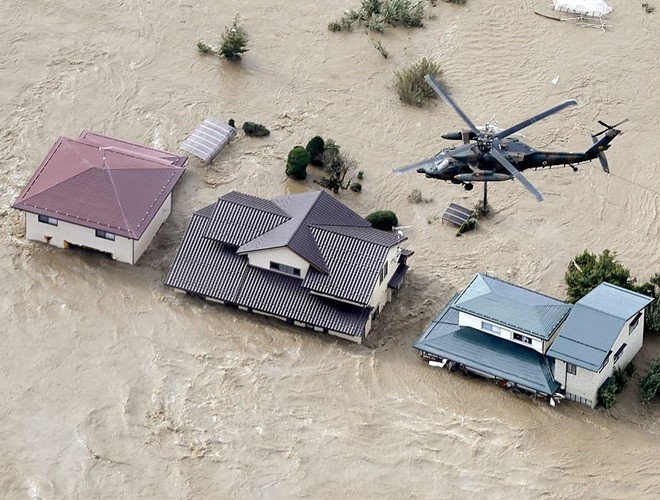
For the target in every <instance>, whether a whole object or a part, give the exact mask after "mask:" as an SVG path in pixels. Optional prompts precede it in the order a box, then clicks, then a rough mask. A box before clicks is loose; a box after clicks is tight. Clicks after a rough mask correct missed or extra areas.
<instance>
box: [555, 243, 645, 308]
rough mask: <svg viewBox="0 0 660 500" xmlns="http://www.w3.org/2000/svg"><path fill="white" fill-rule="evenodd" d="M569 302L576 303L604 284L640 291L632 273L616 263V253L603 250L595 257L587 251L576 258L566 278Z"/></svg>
mask: <svg viewBox="0 0 660 500" xmlns="http://www.w3.org/2000/svg"><path fill="white" fill-rule="evenodd" d="M564 280H565V281H566V294H567V296H568V302H570V303H573V304H574V303H575V302H577V301H578V300H580V299H581V298H582V297H584V296H585V295H586V294H588V293H589V292H590V291H591V290H593V289H594V288H596V287H597V286H598V285H600V284H601V283H603V282H605V281H606V282H608V283H611V284H612V285H617V286H620V287H622V288H627V289H629V290H635V291H637V290H638V287H636V286H635V279H634V278H631V277H630V271H629V270H628V269H627V268H625V267H624V266H623V265H622V264H620V263H619V262H617V261H616V253H615V252H611V251H609V250H603V253H602V254H600V255H595V254H592V253H590V252H588V251H587V250H585V251H584V252H583V253H581V254H580V255H578V256H577V257H575V259H573V261H572V262H571V263H570V264H569V266H568V269H567V270H566V274H565V276H564Z"/></svg>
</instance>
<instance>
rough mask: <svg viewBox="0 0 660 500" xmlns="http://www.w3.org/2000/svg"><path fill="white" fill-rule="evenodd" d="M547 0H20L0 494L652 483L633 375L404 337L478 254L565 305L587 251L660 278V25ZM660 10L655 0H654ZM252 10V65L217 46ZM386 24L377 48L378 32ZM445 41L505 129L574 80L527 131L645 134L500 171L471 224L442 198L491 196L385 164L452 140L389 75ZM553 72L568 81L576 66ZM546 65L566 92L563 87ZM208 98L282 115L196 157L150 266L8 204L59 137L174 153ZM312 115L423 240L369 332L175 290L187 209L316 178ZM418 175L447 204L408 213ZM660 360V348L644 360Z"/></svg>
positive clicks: (236, 108) (636, 15)
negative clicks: (579, 15) (507, 382)
mask: <svg viewBox="0 0 660 500" xmlns="http://www.w3.org/2000/svg"><path fill="white" fill-rule="evenodd" d="M548 3H549V2H546V1H534V2H531V1H519V0H501V1H498V2H488V1H486V0H468V2H467V4H466V5H464V6H455V5H450V4H445V3H443V2H438V5H437V6H436V7H429V8H428V11H429V13H432V14H433V18H432V19H429V20H427V21H426V26H425V27H424V28H422V29H415V30H406V29H389V30H387V31H386V33H385V34H382V35H380V34H374V33H367V32H365V30H364V29H357V30H355V31H354V32H353V33H348V34H346V33H331V32H329V31H328V30H327V28H326V26H327V23H328V22H330V21H332V20H334V19H336V18H338V17H339V16H340V15H341V13H342V12H343V11H344V10H345V9H349V8H357V7H358V5H359V2H358V1H357V0H342V1H341V2H318V1H310V2H296V1H294V0H278V1H269V2H267V1H262V0H254V1H251V2H230V1H227V0H215V1H213V0H197V1H196V0H188V1H184V0H150V1H138V0H124V1H119V2H118V1H112V2H111V1H107V0H105V1H104V0H94V1H93V0H73V1H71V0H68V1H65V0H42V1H39V2H34V1H33V2H27V1H19V0H3V1H2V2H1V3H0V48H1V49H2V50H1V51H0V75H1V76H2V78H1V84H0V106H1V108H0V122H1V127H0V134H1V143H0V165H1V167H2V168H1V170H0V175H1V182H0V201H1V205H0V229H1V230H0V241H1V242H2V245H0V271H1V273H2V279H3V282H4V283H5V285H4V290H5V292H4V293H3V294H2V298H0V313H1V316H0V318H1V319H2V323H3V325H2V337H1V338H2V342H0V354H1V357H0V359H1V360H2V361H1V362H0V378H1V380H2V384H1V385H2V388H1V389H0V401H1V402H2V418H1V419H0V443H1V444H0V492H2V496H3V497H5V498H34V499H51V498H67V499H68V498H85V499H87V498H291V497H296V498H299V497H309V498H383V497H385V498H474V497H476V496H481V497H483V498H511V497H512V496H516V497H518V498H538V497H544V498H557V497H559V498H575V497H583V498H593V497H602V498H657V496H658V492H659V490H658V469H659V466H660V458H659V456H658V452H659V450H660V435H659V433H658V428H659V427H658V425H659V424H660V405H658V403H655V404H654V405H651V406H650V407H644V406H642V405H640V404H639V403H638V402H637V400H636V392H635V390H636V387H635V386H636V383H635V382H634V383H632V384H631V385H630V387H629V388H628V389H627V390H626V391H625V392H624V393H623V395H622V396H621V398H620V401H619V403H618V404H617V405H616V406H615V407H614V408H613V409H612V410H611V411H610V412H606V411H604V410H602V409H600V410H595V411H594V410H590V409H588V408H585V407H582V406H579V405H576V404H572V403H567V402H562V403H561V404H560V405H559V406H558V407H557V408H550V407H549V406H548V405H547V404H545V403H543V402H537V401H534V400H532V399H529V398H527V397H524V396H520V395H515V394H512V393H510V392H506V391H503V390H501V389H499V388H497V387H496V386H495V385H493V384H491V383H489V382H486V381H483V380H479V379H472V378H467V377H463V376H460V375H456V374H452V373H449V372H447V371H445V370H440V369H434V368H430V367H429V366H428V365H426V364H425V363H423V362H422V361H421V359H419V357H418V356H417V355H416V353H415V351H414V350H413V349H412V348H411V344H412V343H413V342H414V340H415V339H416V338H417V337H418V336H419V335H420V334H421V333H422V331H423V330H424V328H425V326H426V324H427V323H428V321H429V320H430V319H431V318H432V317H433V316H434V315H435V314H436V313H437V312H438V310H439V309H440V308H441V307H442V306H443V305H444V303H445V302H446V301H447V300H448V299H449V297H450V296H451V294H452V293H454V292H456V291H459V290H460V289H462V288H463V287H464V286H465V285H466V284H467V283H468V282H469V280H470V279H471V277H472V276H473V275H474V273H476V272H488V273H491V274H493V275H494V276H497V277H499V278H502V279H505V280H510V281H512V282H514V283H517V284H520V285H523V286H527V287H530V288H532V289H535V290H538V291H541V292H544V293H547V294H550V295H553V296H555V297H559V298H561V297H562V296H563V274H564V271H565V269H566V266H567V265H568V263H569V262H570V260H571V258H572V257H573V256H575V255H576V254H578V253H580V252H581V251H582V250H584V249H589V250H590V251H593V252H601V251H602V250H603V249H605V248H609V249H612V250H615V251H616V252H618V258H619V260H620V261H621V262H622V263H623V264H624V265H626V266H627V267H629V268H630V269H631V271H632V273H633V275H635V276H637V277H638V278H639V279H640V280H643V279H647V278H648V277H649V276H650V275H651V274H653V273H654V272H656V271H658V270H660V246H659V245H658V237H659V234H660V223H659V221H658V220H657V216H658V211H659V200H660V176H659V175H658V173H659V169H660V166H659V163H658V153H659V150H658V141H657V135H658V131H659V130H658V129H659V127H658V125H659V123H658V122H659V120H658V110H659V109H660V94H659V93H658V90H657V89H658V88H659V87H660V72H659V71H658V69H657V68H658V63H659V62H660V60H659V58H660V55H659V54H660V51H658V48H659V47H660V29H659V28H660V27H659V24H660V17H658V15H657V13H653V14H647V13H646V12H645V11H644V9H643V8H642V7H641V6H640V4H639V3H636V2H621V1H620V0H611V2H610V4H611V5H612V6H613V7H614V11H613V13H612V15H611V22H612V23H613V28H612V29H611V30H609V31H608V32H602V31H600V30H595V29H587V28H580V27H577V26H574V25H571V24H570V23H566V22H556V21H551V20H548V19H543V18H541V17H539V16H536V15H534V10H535V9H538V10H545V11H548V5H546V4H548ZM659 7H660V6H659ZM237 11H238V12H240V16H241V20H242V25H243V26H244V28H245V29H246V30H247V32H248V35H249V39H250V46H249V48H250V50H249V52H247V53H246V54H245V57H244V60H243V61H242V62H241V63H240V64H231V63H227V62H224V61H219V60H217V59H216V58H213V57H205V56H201V55H199V54H198V53H197V49H196V47H195V45H196V43H197V41H198V40H200V39H203V40H205V41H207V42H209V43H215V42H216V41H217V39H218V38H219V35H220V33H221V32H222V31H223V29H224V27H225V26H228V25H229V24H230V23H231V20H232V18H233V16H234V14H235V13H236V12H237ZM377 41H380V42H381V43H382V44H383V46H384V47H385V48H386V49H387V50H388V52H389V53H390V57H389V58H387V59H385V58H383V57H382V56H381V54H380V53H379V52H378V50H376V48H375V47H374V43H375V42H377ZM421 57H433V58H435V59H436V60H437V61H438V62H439V63H440V64H441V67H442V68H443V70H444V77H445V79H446V82H447V85H448V87H449V88H450V89H451V92H452V95H453V96H454V98H455V99H456V100H457V101H458V102H459V103H460V104H461V105H462V107H463V108H464V110H465V112H466V113H467V114H468V115H469V116H470V117H471V118H472V119H473V120H474V121H475V122H477V123H485V122H486V121H488V120H490V119H491V117H492V116H493V115H494V114H495V121H497V123H498V124H499V125H500V126H502V127H506V126H509V125H511V124H513V123H516V122H517V121H520V120H522V119H524V118H527V117H528V116H530V115H531V114H533V113H535V112H537V111H540V110H542V109H545V108H547V107H549V106H550V105H552V104H555V103H558V102H560V101H562V100H565V99H568V98H575V99H576V100H577V101H578V106H575V107H573V108H570V109H568V110H566V111H564V112H562V113H561V114H560V115H555V116H553V117H551V118H549V119H547V120H544V121H543V122H540V123H538V124H535V125H534V126H533V127H530V128H528V129H526V130H525V131H524V134H525V139H526V140H528V141H529V142H530V143H531V144H534V145H535V146H537V147H540V148H541V147H542V148H549V149H556V150H583V149H586V148H587V147H588V146H589V145H590V143H591V141H590V138H589V134H590V133H591V132H596V131H598V130H600V126H599V125H598V124H597V123H596V120H598V119H601V120H604V121H607V122H610V123H612V122H617V121H619V120H622V119H624V118H629V119H630V121H629V122H628V123H626V124H625V125H623V126H622V127H623V129H624V130H625V132H626V133H625V134H624V135H622V136H621V137H619V138H617V139H616V140H615V141H614V143H613V146H612V149H611V150H610V151H609V152H608V158H609V162H610V167H611V169H612V174H611V175H609V176H608V175H605V174H604V173H603V172H602V171H601V170H600V168H599V167H598V165H597V164H588V165H585V166H582V167H581V168H580V169H579V171H578V172H577V173H574V172H572V171H571V170H570V169H568V168H566V169H556V170H555V169H553V170H552V171H545V172H543V171H539V172H529V173H528V174H527V173H526V175H527V177H528V179H529V180H531V181H532V182H533V183H534V184H535V185H536V186H537V187H538V188H539V189H540V190H541V191H542V192H543V193H544V194H545V195H546V201H545V202H543V203H537V202H536V201H535V200H534V198H533V197H532V196H530V195H529V194H528V193H527V192H526V191H525V190H524V188H523V187H522V186H521V185H520V184H518V183H513V182H506V183H500V184H492V185H491V186H490V189H489V197H490V201H491V203H492V205H493V207H494V209H495V213H494V216H493V217H492V218H491V219H488V220H486V221H484V222H483V223H482V224H481V225H480V226H479V228H478V230H477V231H475V232H473V233H469V234H465V235H463V236H461V237H460V238H456V237H455V229H454V228H453V227H449V226H447V225H443V224H442V223H441V222H440V219H439V215H440V214H441V213H442V211H443V210H444V208H445V207H446V206H447V204H448V203H450V202H458V203H462V204H467V205H472V204H474V203H475V202H476V201H477V200H478V199H479V196H480V195H479V189H475V190H474V191H472V192H471V193H467V192H466V191H464V190H462V189H461V188H460V187H458V186H452V185H449V184H444V183H439V182H434V181H431V180H427V179H425V178H423V176H420V175H417V174H415V173H412V174H409V175H406V176H393V175H392V174H391V173H390V172H391V169H392V168H393V167H396V166H401V165H404V164H407V163H410V162H413V161H417V160H420V159H422V158H425V157H428V156H430V155H432V154H434V153H435V152H437V151H438V150H439V149H440V148H441V147H443V146H444V144H445V141H443V140H442V139H441V138H440V134H441V133H443V132H445V131H447V130H455V129H458V128H460V127H461V126H462V125H463V124H462V123H460V121H459V120H458V118H457V117H456V116H455V115H454V114H453V113H452V111H451V110H450V109H448V108H447V107H446V106H443V105H441V103H439V102H438V103H435V104H433V105H432V106H430V107H426V108H420V109H417V108H410V107H406V106H404V105H402V104H401V103H400V102H399V100H398V97H397V96H396V93H395V92H394V90H393V79H394V72H395V71H397V70H400V69H402V68H404V67H405V66H407V65H409V64H411V63H413V62H415V61H417V60H419V59H420V58H421ZM557 77H558V80H557ZM553 82H554V83H553ZM207 115H211V116H215V117H217V118H221V119H225V120H226V119H229V118H234V119H235V120H236V122H237V123H238V124H241V123H242V122H243V121H248V120H249V121H256V122H260V123H263V124H265V125H267V126H268V127H269V128H270V129H271V131H272V133H271V135H270V136H269V137H267V138H260V139H256V138H255V139H252V138H247V137H245V136H243V135H240V136H239V137H238V138H237V139H236V140H235V141H233V142H232V144H231V145H230V146H229V147H227V148H226V149H225V150H224V151H223V152H222V154H221V155H220V157H219V158H218V159H217V160H216V161H215V162H214V164H213V165H211V166H205V165H203V164H202V163H201V162H199V161H198V160H196V159H194V158H191V160H190V161H189V163H188V170H187V172H186V174H185V175H184V177H183V179H182V181H181V182H180V183H179V186H178V187H177V189H176V191H175V193H174V196H175V199H174V208H173V213H172V216H171V217H170V219H169V220H168V221H167V222H166V224H165V225H164V226H163V228H162V229H161V230H160V232H159V233H158V234H157V236H156V238H155V240H154V242H153V244H152V246H151V247H150V249H149V250H148V251H147V253H146V254H145V255H144V256H143V257H142V259H141V260H140V262H139V263H138V265H137V266H134V267H132V266H128V265H124V264H120V263H116V262H113V261H111V260H110V259H108V258H107V257H105V256H103V255H98V254H93V253H87V252H83V251H73V250H72V251H64V250H60V249H56V248H50V247H47V246H46V245H43V244H38V243H33V242H28V241H26V240H24V239H23V222H22V218H21V215H20V214H19V213H17V212H15V211H13V210H11V209H10V208H9V206H10V204H11V202H12V201H13V200H14V199H15V197H16V196H17V195H18V194H19V192H20V190H21V189H22V187H23V186H24V185H25V183H26V181H27V180H28V179H29V177H30V176H31V175H32V173H33V172H34V170H35V169H36V168H37V166H38V165H39V163H40V162H41V160H42V159H43V157H44V156H45V154H46V153H47V151H48V150H49V148H50V146H51V145H52V143H53V142H54V141H55V140H56V139H57V137H58V136H60V135H62V136H67V137H77V135H78V134H79V133H80V131H81V130H83V129H92V130H94V131H97V132H101V133H105V134H108V135H111V136H115V137H118V138H121V139H126V140H130V141H134V142H138V143H142V144H148V145H151V146H154V147H160V148H164V149H169V150H177V146H178V144H180V143H181V141H182V140H183V139H184V138H185V137H186V135H187V134H188V133H189V132H190V131H191V130H192V129H193V128H194V127H195V126H196V125H197V124H198V123H199V122H200V121H201V120H202V119H203V118H204V117H205V116H207ZM317 134H320V135H322V136H324V137H326V138H333V139H334V140H335V141H336V142H337V143H338V144H340V146H341V147H342V150H343V151H345V152H346V153H348V154H349V155H350V156H351V157H353V158H354V159H355V160H356V161H357V162H358V163H359V169H360V170H363V171H364V181H363V186H364V188H363V192H362V193H361V194H355V193H351V192H345V193H341V194H340V195H339V198H340V199H341V201H342V202H344V203H346V204H347V205H348V206H349V207H351V208H353V209H354V210H356V211H357V212H358V213H361V214H363V215H366V214H367V213H369V212H371V211H373V210H376V209H394V210H395V211H396V212H397V214H398V215H399V219H400V223H401V225H403V226H406V227H405V229H403V231H404V232H405V234H406V236H407V237H408V238H409V241H408V245H407V246H408V247H409V248H411V249H413V250H414V251H415V252H416V253H415V255H414V257H413V258H412V259H411V261H410V263H411V271H410V273H409V276H408V281H407V285H406V287H405V288H404V289H403V290H402V291H401V293H400V296H399V297H398V298H397V299H396V300H395V301H394V302H393V303H392V304H391V305H390V306H388V308H387V309H386V310H385V312H384V313H383V314H382V315H381V316H380V317H379V319H378V320H377V321H376V322H375V325H374V330H373V331H372V334H371V336H370V337H369V338H368V340H367V342H366V345H362V346H357V345H353V344H350V343H347V342H345V341H341V340H337V339H334V338H330V337H325V336H323V335H318V334H312V333H310V332H308V331H304V330H300V329H295V328H292V327H288V326H287V325H285V324H283V323H280V322H277V321H275V320H270V319H267V318H262V317H257V316H253V315H249V314H247V313H242V312H240V311H235V310H233V309H227V308H223V307H221V306H218V305H215V304H211V303H205V302H202V301H199V300H195V299H192V298H190V297H186V296H184V295H180V294H177V293H175V292H173V291H172V290H170V289H166V288H165V287H164V285H163V280H164V277H165V275H166V272H167V270H168V266H169V265H170V263H171V262H172V260H173V257H174V253H175V251H176V248H177V245H178V243H179V241H180V240H181V237H182V235H183V231H184V230H185V227H186V224H187V222H188V220H189V217H190V214H191V213H192V211H193V210H196V209H198V208H201V207H202V206H205V205H207V204H209V203H212V202H213V201H214V200H215V199H216V198H217V197H218V196H221V195H222V194H224V193H226V192H228V191H230V190H234V189H235V190H239V191H244V192H247V193H250V194H254V195H258V196H262V197H266V198H268V197H273V196H280V195H284V194H287V193H294V192H300V191H304V190H308V189H316V188H317V185H315V184H313V183H312V182H311V180H310V181H308V182H307V183H306V184H301V183H296V182H292V181H289V180H287V179H286V177H285V175H284V163H285V160H286V155H287V153H288V151H289V150H290V149H291V148H292V147H293V146H295V145H297V144H305V143H306V142H307V141H308V140H309V139H310V138H311V137H312V136H314V135H317ZM413 189H420V190H421V191H422V194H423V196H424V197H425V198H428V199H431V200H432V201H430V202H428V203H421V204H412V203H410V202H409V201H408V195H409V194H410V192H411V191H412V190H413ZM659 355H660V341H659V339H657V338H650V339H647V342H646V345H645V347H644V349H643V350H642V351H641V352H640V354H639V356H638V360H637V365H638V367H639V370H640V371H643V369H644V367H645V366H646V365H647V364H648V362H649V360H650V359H652V358H654V357H657V356H659Z"/></svg>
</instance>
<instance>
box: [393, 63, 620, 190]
mask: <svg viewBox="0 0 660 500" xmlns="http://www.w3.org/2000/svg"><path fill="white" fill-rule="evenodd" d="M424 79H425V80H426V82H427V83H428V84H429V85H430V86H431V88H432V89H433V90H434V91H435V92H436V93H437V94H438V95H439V96H440V97H441V98H442V100H443V101H444V102H445V103H446V104H447V105H448V106H449V107H451V108H452V109H453V110H454V111H455V112H456V114H457V115H458V116H459V117H460V118H461V119H462V120H463V121H464V122H465V123H466V124H467V126H468V129H464V130H461V131H460V132H449V133H446V134H443V135H441V137H442V138H443V139H449V140H462V141H463V144H462V145H459V146H450V147H447V148H444V149H442V150H441V151H440V152H439V153H437V154H436V155H435V156H433V157H432V158H428V159H426V160H422V161H420V162H417V163H413V164H410V165H406V166H404V167H399V168H395V169H394V170H393V172H394V173H395V174H402V173H405V172H410V171H412V170H417V172H419V173H422V174H425V175H426V177H429V178H432V179H440V180H444V181H448V182H451V183H452V184H462V185H463V187H464V188H465V189H466V190H467V191H470V190H472V188H473V187H474V185H473V183H474V182H483V183H484V198H485V197H486V191H485V189H486V186H487V183H488V182H499V181H508V180H512V179H516V180H517V181H519V182H520V183H521V184H522V185H523V186H525V188H526V189H527V190H528V191H529V192H530V193H531V194H532V195H534V197H535V198H536V199H537V200H538V201H543V194H542V193H541V192H540V191H539V190H538V189H536V187H534V185H533V184H532V183H531V182H529V181H528V180H527V178H526V177H525V176H523V174H522V173H521V172H522V171H523V170H527V169H531V168H533V169H537V168H546V167H552V166H559V165H561V166H570V167H571V168H572V169H573V171H577V167H576V165H577V164H578V163H582V162H588V161H591V160H594V159H596V158H598V160H599V161H600V164H601V167H602V169H603V171H604V172H605V173H609V172H610V169H609V165H608V162H607V158H606V157H605V153H604V151H605V150H607V149H609V147H610V143H611V142H612V140H613V139H614V138H615V137H616V136H617V135H619V134H620V133H621V130H619V129H617V128H616V127H618V126H619V125H621V124H622V123H625V122H627V121H628V119H625V120H623V121H621V122H619V123H617V124H616V125H608V124H607V123H605V122H602V121H600V120H599V121H598V123H599V124H600V125H602V126H603V127H605V128H604V130H602V131H600V132H598V133H596V134H592V136H591V139H592V142H593V145H592V146H591V147H590V148H588V149H587V150H586V151H584V152H583V153H569V152H550V151H538V150H536V149H534V148H532V147H530V146H528V145H527V144H525V143H524V142H522V141H521V140H520V137H519V136H518V135H516V134H517V133H518V132H519V131H520V130H522V129H524V128H526V127H528V126H530V125H532V124H534V123H536V122H538V121H539V120H542V119H544V118H547V117H548V116H550V115H553V114H555V113H557V112H559V111H561V110H563V109H565V108H567V107H569V106H574V105H576V104H577V101H575V100H573V99H569V100H566V101H564V102H562V103H560V104H557V105H556V106H553V107H552V108H549V109H547V110H545V111H543V112H541V113H539V114H537V115H534V116H532V117H531V118H528V119H527V120H524V121H522V122H520V123H518V124H516V125H514V126H512V127H509V128H507V129H504V130H501V129H498V128H497V127H495V126H493V125H492V124H491V123H487V124H486V126H484V127H481V128H478V127H476V126H475V125H474V123H473V122H472V121H471V120H470V119H469V118H468V117H467V115H466V114H465V113H464V112H463V110H462V109H461V108H460V107H459V106H458V105H457V104H456V103H455V102H454V101H453V100H452V98H451V97H450V96H449V94H448V93H447V92H446V91H445V90H444V89H443V88H442V87H441V86H440V84H439V83H438V82H437V81H436V79H435V78H434V77H433V75H426V76H425V77H424ZM601 135H602V136H603V137H601V138H600V139H599V136H601Z"/></svg>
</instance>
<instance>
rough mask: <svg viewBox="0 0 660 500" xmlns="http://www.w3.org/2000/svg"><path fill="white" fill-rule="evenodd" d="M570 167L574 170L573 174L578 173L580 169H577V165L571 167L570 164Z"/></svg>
mask: <svg viewBox="0 0 660 500" xmlns="http://www.w3.org/2000/svg"><path fill="white" fill-rule="evenodd" d="M568 166H569V167H571V168H572V169H573V172H577V171H578V168H577V167H576V166H575V165H570V164H569V165H568Z"/></svg>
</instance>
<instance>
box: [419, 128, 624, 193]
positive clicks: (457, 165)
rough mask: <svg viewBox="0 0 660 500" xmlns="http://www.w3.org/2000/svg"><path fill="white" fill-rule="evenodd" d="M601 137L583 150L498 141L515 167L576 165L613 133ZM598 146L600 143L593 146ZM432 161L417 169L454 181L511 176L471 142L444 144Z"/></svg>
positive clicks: (595, 154)
mask: <svg viewBox="0 0 660 500" xmlns="http://www.w3.org/2000/svg"><path fill="white" fill-rule="evenodd" d="M605 139H606V138H603V140H601V141H599V142H600V143H602V144H598V145H594V147H592V148H590V149H589V150H587V151H585V152H582V153H570V152H553V151H539V150H536V149H534V148H532V147H530V146H528V145H527V144H525V143H524V142H521V141H520V140H519V139H518V138H515V137H511V138H507V139H503V140H502V141H501V145H500V148H501V149H500V151H501V153H502V155H504V156H505V157H506V159H507V160H508V161H509V162H510V163H511V164H512V165H513V166H514V167H515V168H516V169H517V170H518V171H521V172H522V171H524V170H527V169H537V168H549V167H553V166H559V165H561V166H565V165H569V166H571V167H573V168H574V169H575V165H576V164H578V163H583V162H586V161H591V160H593V159H595V158H597V157H598V152H599V151H604V150H606V149H607V148H608V147H609V141H611V139H613V137H607V139H608V140H607V141H606V140H605ZM595 146H599V147H595ZM434 160H435V161H434V164H433V165H429V166H426V167H424V168H420V169H418V170H417V171H418V172H419V173H423V174H425V175H426V177H429V178H433V179H439V180H445V181H449V182H452V183H454V184H468V183H471V182H485V181H487V182H498V181H507V180H511V179H513V175H512V174H511V173H510V172H509V171H508V170H506V169H505V168H504V166H502V164H501V163H500V162H499V161H497V159H495V157H493V155H491V154H490V153H489V152H481V153H480V152H479V149H478V145H477V144H474V143H468V144H463V145H460V146H456V147H449V148H445V149H443V150H442V151H440V152H439V153H438V154H437V155H436V156H435V157H434Z"/></svg>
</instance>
